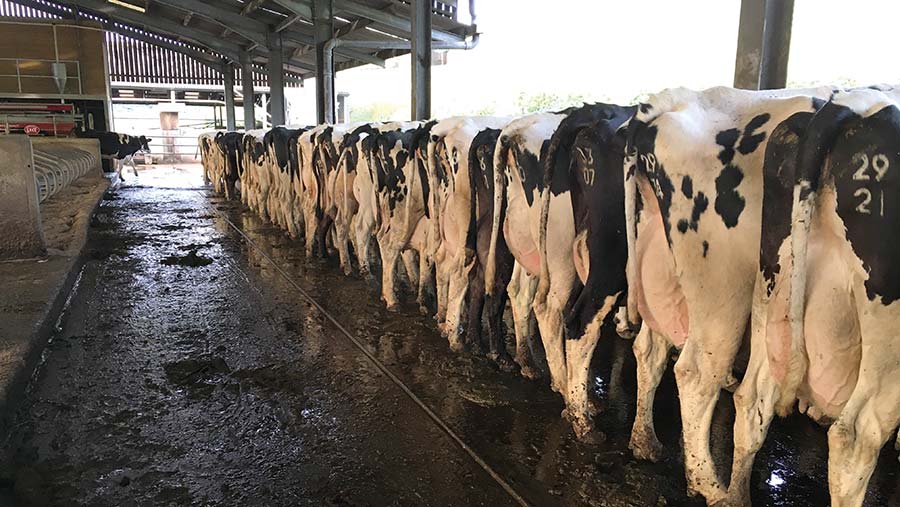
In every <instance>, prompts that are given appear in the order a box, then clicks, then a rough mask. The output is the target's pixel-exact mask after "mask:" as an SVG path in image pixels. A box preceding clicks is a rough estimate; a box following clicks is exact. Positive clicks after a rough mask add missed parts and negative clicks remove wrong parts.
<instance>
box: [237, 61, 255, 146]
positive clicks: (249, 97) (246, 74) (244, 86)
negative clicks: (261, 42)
mask: <svg viewBox="0 0 900 507" xmlns="http://www.w3.org/2000/svg"><path fill="white" fill-rule="evenodd" d="M241 95H243V96H244V130H251V129H255V128H256V118H255V117H254V115H253V106H254V102H255V98H254V96H253V65H251V63H250V55H249V54H247V53H246V52H242V53H241Z"/></svg>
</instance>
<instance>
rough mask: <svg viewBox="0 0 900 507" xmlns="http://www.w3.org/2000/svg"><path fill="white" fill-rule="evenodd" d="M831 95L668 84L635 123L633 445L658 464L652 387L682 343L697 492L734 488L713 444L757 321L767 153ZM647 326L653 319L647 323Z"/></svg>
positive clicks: (629, 188)
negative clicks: (774, 136) (717, 416)
mask: <svg viewBox="0 0 900 507" xmlns="http://www.w3.org/2000/svg"><path fill="white" fill-rule="evenodd" d="M827 93H829V91H828V90H826V89H822V90H804V91H799V90H781V91H763V92H749V91H743V90H735V89H730V88H724V87H719V88H711V89H709V90H705V91H700V92H696V91H691V90H687V89H683V88H679V89H671V90H665V91H663V92H661V93H658V94H656V95H653V96H651V97H650V99H649V100H648V101H647V102H646V103H643V104H641V105H640V106H639V109H638V111H637V113H636V114H635V117H634V118H633V119H632V120H631V121H630V122H629V125H628V143H627V147H626V157H625V161H624V163H623V170H624V171H625V182H626V188H625V218H626V225H627V229H626V233H627V241H628V268H627V281H628V299H627V311H626V312H625V313H626V318H627V320H628V324H629V325H630V326H629V327H634V326H637V325H638V324H641V329H640V333H639V334H638V336H637V339H636V341H635V344H634V349H635V352H636V359H637V364H638V403H639V407H638V412H637V415H636V418H635V423H634V427H633V429H632V435H631V442H630V447H631V448H632V450H633V451H634V453H635V455H636V456H637V457H639V458H644V459H650V460H657V459H659V458H660V457H661V453H662V447H661V445H660V444H659V440H658V439H657V437H656V433H655V430H654V427H653V419H652V400H653V392H654V391H655V390H656V387H657V385H658V383H659V379H660V377H661V376H662V373H663V371H664V369H665V365H666V359H667V357H668V353H669V350H670V349H671V347H676V348H678V349H681V352H680V355H679V357H678V360H677V362H676V364H675V378H676V382H677V384H678V394H679V401H680V405H681V418H682V425H683V429H682V439H683V447H684V461H685V474H686V478H687V487H688V492H689V493H690V494H702V495H703V496H704V497H705V498H706V500H707V501H708V502H710V503H713V502H716V501H719V500H721V499H722V498H723V497H724V495H725V489H724V488H723V486H722V484H721V482H720V480H719V478H718V477H717V476H716V472H715V467H714V463H713V460H712V456H711V454H710V450H709V431H710V425H711V421H712V416H713V409H714V408H715V405H716V401H717V400H718V398H719V394H720V391H721V389H723V388H726V387H732V386H733V384H734V383H735V381H734V377H733V374H732V367H733V364H734V360H735V356H736V354H737V352H738V349H739V348H740V346H741V344H742V341H743V337H744V335H745V331H746V330H747V326H748V323H749V319H750V313H751V306H752V296H753V290H754V281H755V278H756V275H755V273H756V266H757V264H758V259H759V241H760V230H761V223H760V216H761V208H762V192H763V188H762V187H763V154H764V153H765V150H766V146H767V143H768V141H769V139H770V135H769V134H770V133H771V132H772V130H773V129H774V128H775V126H776V125H778V124H779V123H780V122H781V121H783V120H785V119H787V118H788V117H790V116H791V115H793V114H795V113H798V112H803V111H807V112H809V111H813V110H814V105H815V103H816V99H815V97H816V96H821V95H825V96H826V97H827ZM641 321H642V323H641Z"/></svg>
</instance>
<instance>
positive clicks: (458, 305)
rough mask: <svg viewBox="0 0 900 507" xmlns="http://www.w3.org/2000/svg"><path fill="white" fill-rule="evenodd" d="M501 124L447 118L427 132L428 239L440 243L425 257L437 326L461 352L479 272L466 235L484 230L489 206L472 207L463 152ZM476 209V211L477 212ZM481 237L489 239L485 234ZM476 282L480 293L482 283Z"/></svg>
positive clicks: (508, 363)
mask: <svg viewBox="0 0 900 507" xmlns="http://www.w3.org/2000/svg"><path fill="white" fill-rule="evenodd" d="M507 123H509V119H508V118H494V117H488V116H485V117H455V118H448V119H446V120H441V121H439V122H437V123H436V124H435V125H434V126H433V127H432V128H431V134H430V138H429V140H428V165H427V167H428V179H429V183H430V187H431V190H432V191H431V192H430V196H429V199H428V201H429V202H428V206H429V211H430V218H431V220H430V224H431V226H432V233H431V234H432V237H435V238H440V241H435V242H433V243H432V247H433V248H435V251H433V252H429V255H431V256H432V257H433V258H434V262H435V268H436V273H435V279H436V289H437V310H438V311H437V319H438V323H439V327H440V329H441V332H442V334H444V335H445V336H447V338H448V340H449V342H450V347H451V348H452V349H454V350H461V349H462V348H463V334H464V332H465V326H464V322H465V320H466V317H467V311H468V304H467V302H468V300H469V294H468V292H469V290H470V288H469V281H470V278H471V276H472V271H475V273H476V274H477V273H478V272H483V266H477V265H476V263H477V255H476V252H475V249H473V248H470V246H471V245H470V244H469V243H470V242H469V240H468V237H469V234H470V231H472V234H475V236H476V237H477V236H478V231H477V226H478V224H479V223H482V224H484V225H485V228H486V230H487V231H490V222H489V221H487V220H483V219H484V217H485V215H484V213H483V210H484V209H488V208H491V207H492V206H485V205H484V204H482V205H481V207H480V208H479V207H478V206H477V201H476V200H475V199H476V196H475V194H474V191H475V189H474V188H473V187H472V185H471V178H470V175H471V170H472V168H471V167H470V165H469V162H470V157H469V152H470V148H471V145H472V141H473V140H474V139H475V137H476V136H477V135H478V133H479V132H480V131H482V130H484V129H495V130H496V129H501V128H503V127H504V126H505V125H506V124H507ZM491 197H492V198H493V196H491ZM473 206H475V207H474V208H473ZM473 209H474V211H475V215H474V216H473V214H472V211H473ZM479 210H481V211H482V212H481V213H479ZM487 236H488V239H489V238H490V233H489V232H488V234H487ZM487 244H488V243H485V245H487ZM485 253H486V252H485ZM476 276H477V275H476ZM482 277H483V275H482ZM476 283H478V285H479V287H480V291H481V292H483V286H484V282H483V281H481V282H476ZM482 297H483V295H482ZM472 331H474V330H472ZM475 338H477V336H469V339H470V340H471V339H475ZM473 343H475V342H473ZM499 357H500V358H501V359H508V361H502V362H501V366H504V367H506V368H509V367H511V366H512V364H513V363H512V360H511V359H510V358H508V357H507V355H505V354H501V355H500V356H499Z"/></svg>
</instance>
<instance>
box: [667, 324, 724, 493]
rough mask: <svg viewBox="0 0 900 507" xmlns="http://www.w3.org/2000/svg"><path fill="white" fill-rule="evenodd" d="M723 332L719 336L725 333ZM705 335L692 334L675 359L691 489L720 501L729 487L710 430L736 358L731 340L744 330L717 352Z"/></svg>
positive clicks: (686, 471)
mask: <svg viewBox="0 0 900 507" xmlns="http://www.w3.org/2000/svg"><path fill="white" fill-rule="evenodd" d="M723 335H724V334H720V335H719V336H723ZM703 338H704V337H701V336H692V337H691V339H689V340H687V342H686V344H685V347H684V349H683V350H682V351H681V354H680V355H679V357H678V361H677V362H676V363H675V381H676V383H677V385H678V396H679V398H680V403H681V421H682V440H683V444H684V468H685V477H686V479H687V489H688V493H689V494H691V495H696V494H700V495H703V496H704V497H705V498H706V501H707V502H708V503H715V502H718V501H720V500H721V499H722V498H723V497H724V496H725V488H724V487H723V486H722V483H721V481H720V480H719V478H718V476H717V475H716V469H715V463H714V462H713V458H712V453H710V450H709V434H710V427H711V426H712V418H713V412H714V410H715V408H716V402H717V401H718V399H719V394H720V392H721V389H722V387H723V385H724V384H725V382H726V380H727V378H728V376H729V374H730V368H731V364H732V363H733V360H734V354H735V352H736V350H737V346H734V347H733V349H734V351H733V352H732V351H729V350H728V349H729V345H727V344H729V341H733V342H735V343H737V344H739V343H740V334H739V335H738V337H737V338H733V337H732V338H733V339H732V340H727V339H726V340H723V341H721V342H719V343H718V345H719V346H720V347H717V348H715V352H709V353H707V351H706V347H704V342H706V341H707V340H704V339H703Z"/></svg>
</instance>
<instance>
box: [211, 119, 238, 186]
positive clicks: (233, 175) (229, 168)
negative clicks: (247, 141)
mask: <svg viewBox="0 0 900 507" xmlns="http://www.w3.org/2000/svg"><path fill="white" fill-rule="evenodd" d="M243 138H244V134H243V133H241V132H219V133H218V134H216V139H215V141H216V144H217V145H218V147H219V151H221V152H222V154H223V157H224V164H223V168H224V170H223V172H222V180H223V181H222V183H221V185H222V186H223V187H224V190H225V197H226V198H228V199H234V198H235V197H236V196H237V188H238V183H239V182H240V179H241V175H242V174H243V172H244V163H243V162H244V161H243V158H244V157H243V156H242V151H243V150H242V144H241V143H242V140H243ZM214 185H215V183H214Z"/></svg>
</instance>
